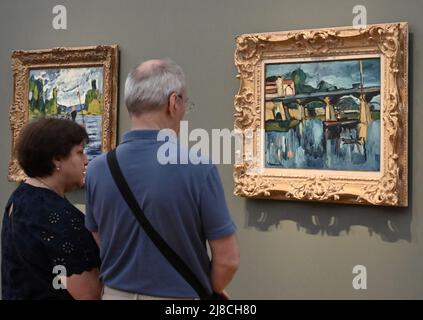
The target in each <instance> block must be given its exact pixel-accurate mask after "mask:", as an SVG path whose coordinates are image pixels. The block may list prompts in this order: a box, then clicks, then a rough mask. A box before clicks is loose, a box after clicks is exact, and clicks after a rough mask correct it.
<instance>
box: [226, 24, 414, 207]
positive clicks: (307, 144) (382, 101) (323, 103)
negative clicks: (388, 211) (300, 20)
mask: <svg viewBox="0 0 423 320" xmlns="http://www.w3.org/2000/svg"><path fill="white" fill-rule="evenodd" d="M235 64H236V67H237V69H238V78H239V79H240V81H241V85H240V89H239V92H238V93H237V95H236V96H235V132H236V133H237V134H238V135H239V136H241V137H242V143H240V144H239V146H238V147H237V150H236V164H235V169H234V178H235V191H234V193H235V194H236V195H240V196H245V197H253V198H265V199H280V200H285V199H286V200H304V201H324V202H335V203H336V202H339V203H352V204H368V205H386V206H407V205H408V188H407V183H408V179H407V178H408V170H407V163H408V155H407V152H408V149H407V143H408V137H407V134H408V129H407V124H408V121H407V120H408V82H407V81H408V24H407V23H392V24H379V25H369V26H367V27H365V28H364V27H363V28H359V29H356V28H353V27H340V28H329V29H319V30H299V31H288V32H272V33H261V34H245V35H241V36H238V37H237V48H236V52H235Z"/></svg>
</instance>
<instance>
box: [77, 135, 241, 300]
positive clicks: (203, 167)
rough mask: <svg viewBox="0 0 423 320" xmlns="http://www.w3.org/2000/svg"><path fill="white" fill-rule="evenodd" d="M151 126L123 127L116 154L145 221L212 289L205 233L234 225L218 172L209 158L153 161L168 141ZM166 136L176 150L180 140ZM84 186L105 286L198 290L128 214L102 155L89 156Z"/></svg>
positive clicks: (227, 231) (178, 292) (221, 232)
mask: <svg viewBox="0 0 423 320" xmlns="http://www.w3.org/2000/svg"><path fill="white" fill-rule="evenodd" d="M158 133H159V131H158V130H133V131H129V132H127V133H126V134H125V135H124V137H123V141H122V143H121V144H120V145H119V146H118V148H117V151H116V153H117V158H118V161H119V164H120V167H121V169H122V171H123V175H124V176H125V179H126V180H127V181H128V184H129V186H130V187H131V189H132V192H133V193H134V195H135V197H136V198H137V200H138V203H139V204H140V206H141V208H142V209H143V210H144V212H145V215H146V216H147V218H148V219H149V221H150V222H151V224H152V225H153V226H154V228H155V229H156V230H157V231H158V232H159V233H160V235H161V236H162V237H163V238H164V240H165V241H166V242H167V243H168V244H169V245H170V246H171V247H172V249H173V250H175V251H176V253H178V254H179V256H180V257H181V258H182V259H183V260H184V261H185V263H186V264H187V265H188V266H189V267H190V268H191V269H192V270H193V272H194V273H195V274H196V275H197V277H198V278H199V279H200V281H201V282H202V283H203V285H204V286H205V287H206V288H208V289H209V290H210V292H211V291H212V289H211V284H210V259H209V256H208V254H207V249H206V240H215V239H220V238H223V237H225V236H228V235H231V234H233V233H234V232H235V224H234V223H233V221H232V219H231V217H230V214H229V211H228V208H227V205H226V201H225V196H224V192H223V187H222V184H221V181H220V178H219V174H218V171H217V169H216V166H214V165H212V164H197V165H195V164H192V163H190V162H189V163H188V164H167V165H163V164H160V163H159V161H158V160H157V152H158V151H159V148H160V146H162V145H163V144H164V143H169V142H163V141H158V140H157V135H158ZM173 143H174V144H175V146H176V147H177V150H178V153H177V154H179V151H180V147H179V145H178V144H176V142H173ZM170 156H171V157H173V155H172V154H171V155H170ZM175 160H176V159H175ZM172 162H177V161H171V163H172ZM85 188H86V206H87V207H86V217H85V225H86V227H87V228H88V229H89V230H90V231H96V232H98V233H99V235H100V239H101V245H100V257H101V260H102V264H101V270H100V273H101V275H100V276H101V280H102V281H103V282H104V284H105V285H107V286H109V287H111V288H114V289H118V290H124V291H129V292H136V293H142V294H147V295H153V296H162V297H175V298H177V297H181V298H184V297H186V298H193V297H197V294H196V292H195V291H194V290H193V289H192V288H191V286H190V285H189V284H188V283H187V282H186V281H185V280H184V279H183V278H182V277H181V276H180V275H179V273H178V272H177V271H176V270H175V269H174V268H173V267H172V266H171V265H170V264H169V262H168V261H167V260H166V258H164V257H163V256H162V254H161V253H160V252H159V251H158V249H157V248H156V247H155V245H154V244H153V243H152V241H151V240H150V239H149V238H148V236H147V235H146V234H145V232H144V230H143V229H142V227H141V226H140V225H139V223H138V221H137V220H136V218H135V217H134V215H133V214H132V213H131V211H130V209H129V208H128V206H127V204H126V202H125V201H124V199H123V198H122V196H121V194H120V192H119V190H118V188H117V187H116V185H115V182H114V181H113V178H112V176H111V174H110V170H109V168H108V165H107V160H106V155H105V154H103V155H101V156H98V157H96V158H95V159H94V160H93V161H91V162H90V164H89V166H88V169H87V176H86V182H85Z"/></svg>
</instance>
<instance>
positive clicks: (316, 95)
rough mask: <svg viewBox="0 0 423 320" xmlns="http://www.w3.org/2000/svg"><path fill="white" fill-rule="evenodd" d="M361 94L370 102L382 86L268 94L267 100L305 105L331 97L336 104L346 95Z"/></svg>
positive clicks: (332, 102)
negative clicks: (280, 94)
mask: <svg viewBox="0 0 423 320" xmlns="http://www.w3.org/2000/svg"><path fill="white" fill-rule="evenodd" d="M361 94H363V95H364V98H365V101H366V102H369V101H371V100H372V99H373V97H375V96H377V95H379V94H380V86H373V87H367V88H360V87H359V86H355V87H353V88H351V89H341V90H333V91H322V92H313V93H301V94H296V95H290V96H285V97H283V96H277V95H270V94H267V95H266V101H272V102H282V103H283V104H284V105H287V104H290V103H299V104H301V105H303V106H305V105H307V104H308V103H309V102H312V101H325V99H327V98H329V99H330V103H331V104H334V103H336V102H337V101H338V100H339V99H341V98H342V97H344V96H349V95H351V96H354V97H356V98H360V96H361Z"/></svg>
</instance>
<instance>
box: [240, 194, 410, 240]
mask: <svg viewBox="0 0 423 320" xmlns="http://www.w3.org/2000/svg"><path fill="white" fill-rule="evenodd" d="M246 208H247V219H246V223H247V227H254V228H256V229H257V230H260V231H269V230H270V229H274V228H278V227H279V226H280V225H281V223H282V222H284V221H293V222H295V223H296V224H297V230H298V231H305V232H306V233H308V234H314V235H321V236H324V235H327V236H340V235H341V233H343V232H346V233H347V234H349V232H350V230H351V227H352V226H364V227H367V228H368V231H369V235H370V236H373V235H374V234H378V235H379V236H380V237H381V238H382V240H384V241H387V242H396V241H399V240H407V241H411V220H412V217H411V213H410V210H411V209H410V208H391V207H369V206H351V205H340V204H323V203H312V202H309V203H304V202H303V203H300V202H291V201H275V200H252V199H247V200H246Z"/></svg>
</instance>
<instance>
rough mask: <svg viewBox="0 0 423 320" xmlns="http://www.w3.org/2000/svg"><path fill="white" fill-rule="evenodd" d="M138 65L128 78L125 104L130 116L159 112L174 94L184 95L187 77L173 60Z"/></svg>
mask: <svg viewBox="0 0 423 320" xmlns="http://www.w3.org/2000/svg"><path fill="white" fill-rule="evenodd" d="M147 64H148V65H144V64H141V65H138V66H137V67H135V68H134V69H133V70H132V71H131V72H130V73H129V74H128V77H127V78H126V83H125V104H126V107H127V108H128V111H129V113H130V114H133V115H140V114H141V113H144V112H148V111H153V110H158V108H160V107H162V106H163V105H165V104H166V103H167V101H168V99H169V96H170V95H171V94H172V93H174V92H175V93H176V94H178V95H179V94H182V91H183V90H184V89H185V76H184V72H183V71H182V68H181V67H180V66H178V65H177V64H176V63H175V62H173V61H172V60H169V59H166V60H155V61H149V62H147Z"/></svg>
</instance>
